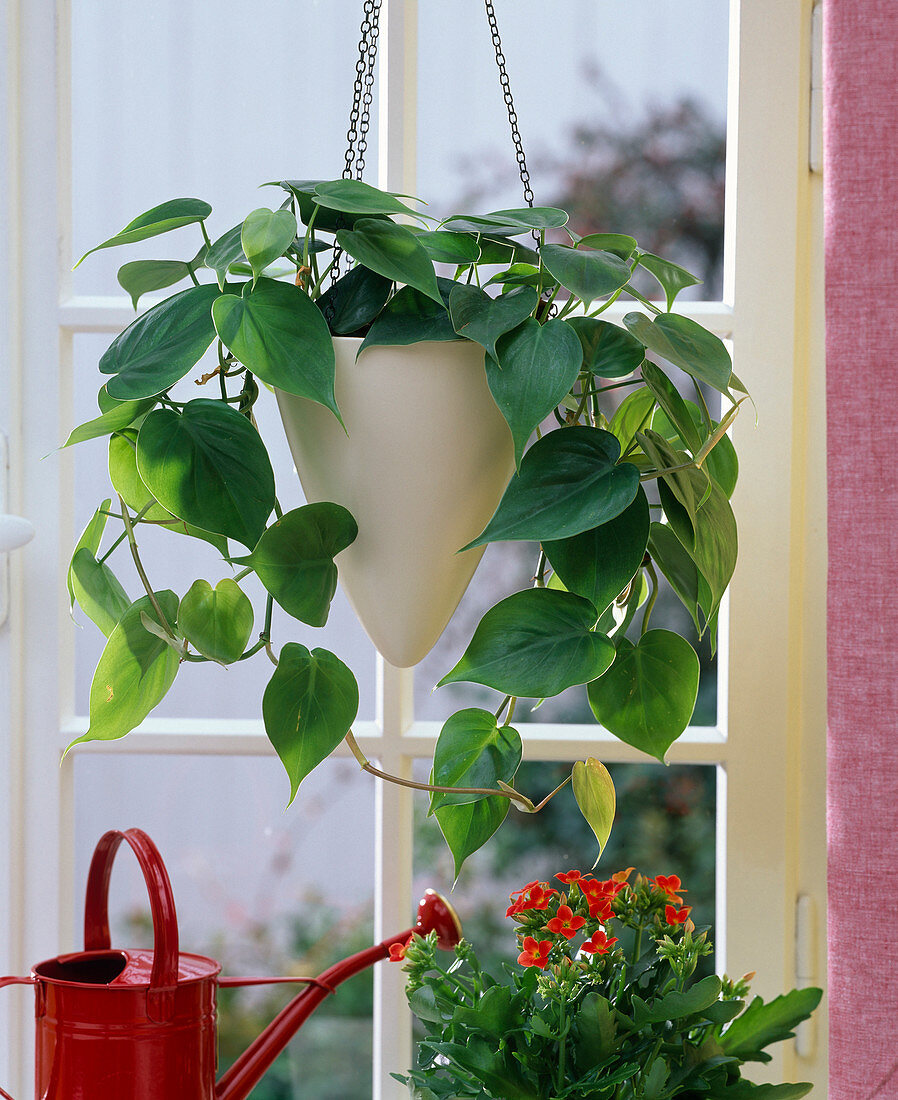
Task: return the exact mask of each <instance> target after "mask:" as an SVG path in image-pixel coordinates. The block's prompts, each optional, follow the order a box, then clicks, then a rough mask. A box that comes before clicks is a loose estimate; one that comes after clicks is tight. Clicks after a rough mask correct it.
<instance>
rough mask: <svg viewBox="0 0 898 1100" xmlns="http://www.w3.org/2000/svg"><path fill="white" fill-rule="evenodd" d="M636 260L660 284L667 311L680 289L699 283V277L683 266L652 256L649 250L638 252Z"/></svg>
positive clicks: (669, 309) (671, 307)
mask: <svg viewBox="0 0 898 1100" xmlns="http://www.w3.org/2000/svg"><path fill="white" fill-rule="evenodd" d="M636 262H637V263H638V264H639V266H640V267H644V268H645V269H646V271H649V272H651V274H652V275H654V276H655V278H656V279H657V280H658V282H659V283H660V284H661V287H662V289H663V290H664V294H665V296H666V298H667V311H668V313H669V312H670V311H671V310H672V309H673V304H674V302H675V301H676V297H677V295H678V294H679V293H680V291H681V290H684V289H685V288H686V287H687V286H696V285H698V284H699V283H701V279H699V278H698V277H697V276H695V275H693V274H691V273H690V272H689V271H687V270H686V268H685V267H680V265H679V264H674V263H671V262H670V260H662V258H661V257H660V256H654V255H652V253H651V252H642V253H640V255H639V259H638V260H637V261H636Z"/></svg>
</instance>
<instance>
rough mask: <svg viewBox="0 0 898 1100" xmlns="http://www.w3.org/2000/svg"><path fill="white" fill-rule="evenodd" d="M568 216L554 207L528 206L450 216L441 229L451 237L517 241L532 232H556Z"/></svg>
mask: <svg viewBox="0 0 898 1100" xmlns="http://www.w3.org/2000/svg"><path fill="white" fill-rule="evenodd" d="M567 219H568V216H567V214H566V213H565V212H564V211H563V210H559V209H558V208H557V207H555V206H530V207H520V208H517V209H514V210H494V211H493V212H492V213H491V214H482V215H480V214H453V215H452V217H451V218H447V219H446V221H445V222H444V223H443V228H444V229H448V230H450V231H451V232H453V233H489V234H492V235H493V236H494V237H517V236H518V235H519V234H520V233H526V232H529V230H531V229H557V228H559V227H561V226H562V225H564V224H565V223H566V222H567Z"/></svg>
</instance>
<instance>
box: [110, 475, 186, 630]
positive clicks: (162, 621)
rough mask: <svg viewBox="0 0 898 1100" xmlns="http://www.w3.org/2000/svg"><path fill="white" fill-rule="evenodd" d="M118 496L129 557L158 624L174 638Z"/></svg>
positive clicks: (128, 518)
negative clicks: (128, 546)
mask: <svg viewBox="0 0 898 1100" xmlns="http://www.w3.org/2000/svg"><path fill="white" fill-rule="evenodd" d="M118 498H119V501H120V502H121V506H122V522H123V523H124V525H125V531H126V533H127V535H128V544H129V545H130V547H131V557H132V558H133V559H134V565H135V566H136V568H137V573H138V575H139V577H140V580H141V583H142V584H143V587H144V589H145V590H146V594H147V596H149V598H150V603H151V604H152V606H153V610H154V611H155V612H156V614H157V615H158V616H159V625H160V626H161V627H162V629H163V630H164V631H165V632H166V634H168V636H169V637H170V638H174V636H175V632H174V631H173V630H172V628H171V626H170V625H169V622H168V619H166V617H165V613H164V612H163V610H162V608H161V607H160V606H159V601H158V600H157V599H156V593H155V592H154V591H153V586H152V585H151V584H150V581H149V578H148V577H147V574H146V570H145V569H144V567H143V562H142V561H141V560H140V554H139V553H138V552H137V539H135V537H134V528H133V527H132V526H131V515H130V513H129V512H128V506H127V504H125V501H124V499H123V497H122V494H121V493H119V494H118Z"/></svg>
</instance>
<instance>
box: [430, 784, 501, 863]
mask: <svg viewBox="0 0 898 1100" xmlns="http://www.w3.org/2000/svg"><path fill="white" fill-rule="evenodd" d="M509 806H510V803H509V800H508V799H507V798H501V797H500V796H499V795H493V796H491V797H490V798H481V799H480V801H479V802H469V803H466V804H465V805H464V806H442V807H440V808H439V809H438V810H436V811H435V812H434V816H435V817H436V819H437V824H438V825H439V827H440V832H441V833H442V834H443V836H444V838H445V840H446V844H447V845H448V846H449V851H450V852H451V853H452V860H453V862H454V864H455V880H456V882H457V881H458V876H459V875H460V874H461V869H462V867H463V866H464V862H465V860H466V859H467V858H468V856H472V855H473V854H474V853H475V852H476V851H477V850H478V848H482V847H483V845H484V844H486V842H487V841H488V840H489V838H490V837H491V836H492V835H493V833H495V831H496V830H497V829H498V828H499V826H500V825H501V824H502V822H503V821H504V820H505V818H506V817H507V816H508V809H509Z"/></svg>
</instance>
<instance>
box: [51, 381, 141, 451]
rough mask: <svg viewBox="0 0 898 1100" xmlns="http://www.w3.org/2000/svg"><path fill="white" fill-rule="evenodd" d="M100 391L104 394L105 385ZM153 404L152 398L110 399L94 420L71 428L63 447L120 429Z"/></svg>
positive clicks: (128, 424) (127, 425)
mask: <svg viewBox="0 0 898 1100" xmlns="http://www.w3.org/2000/svg"><path fill="white" fill-rule="evenodd" d="M100 393H101V394H104V395H105V386H104V387H103V389H102V390H101V391H100ZM155 404H156V402H155V401H153V400H152V398H147V399H146V400H143V401H112V402H110V403H109V408H108V411H106V412H103V413H102V414H101V415H100V416H98V417H96V418H95V419H94V420H88V421H87V422H86V423H84V424H79V425H78V427H77V428H73V429H72V431H71V433H70V434H69V438H68V439H67V440H66V441H65V443H63V447H72V446H74V445H75V444H76V443H84V442H85V441H86V440H88V439H98V438H100V437H101V436H104V435H111V434H112V433H113V432H117V431H121V430H122V429H123V428H127V427H129V426H130V425H131V424H133V423H134V421H135V420H137V418H138V417H139V416H143V414H144V413H145V412H149V410H150V409H151V408H152V407H153V406H154V405H155Z"/></svg>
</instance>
